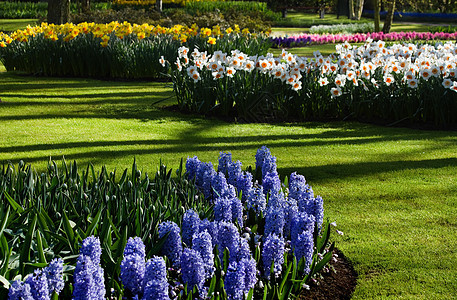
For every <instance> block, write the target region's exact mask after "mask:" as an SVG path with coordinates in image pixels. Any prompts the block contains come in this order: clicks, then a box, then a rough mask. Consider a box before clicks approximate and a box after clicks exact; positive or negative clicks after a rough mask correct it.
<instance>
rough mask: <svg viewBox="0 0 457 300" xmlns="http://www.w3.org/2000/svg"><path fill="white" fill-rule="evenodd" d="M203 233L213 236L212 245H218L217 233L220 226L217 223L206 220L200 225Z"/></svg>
mask: <svg viewBox="0 0 457 300" xmlns="http://www.w3.org/2000/svg"><path fill="white" fill-rule="evenodd" d="M203 231H208V233H209V234H210V236H211V243H212V244H213V246H214V245H216V244H217V231H218V225H217V222H216V221H213V222H210V221H208V219H204V220H203V221H202V222H201V223H200V232H203Z"/></svg>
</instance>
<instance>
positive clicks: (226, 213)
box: [214, 197, 233, 222]
mask: <svg viewBox="0 0 457 300" xmlns="http://www.w3.org/2000/svg"><path fill="white" fill-rule="evenodd" d="M232 216H233V215H232V201H231V200H230V199H227V198H225V197H223V198H218V199H217V200H216V203H215V204H214V220H215V221H218V222H220V221H225V222H232Z"/></svg>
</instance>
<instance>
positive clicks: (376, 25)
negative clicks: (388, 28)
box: [374, 0, 381, 32]
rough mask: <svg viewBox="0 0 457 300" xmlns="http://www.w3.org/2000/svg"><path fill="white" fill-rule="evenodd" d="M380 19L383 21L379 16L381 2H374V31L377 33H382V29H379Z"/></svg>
mask: <svg viewBox="0 0 457 300" xmlns="http://www.w3.org/2000/svg"><path fill="white" fill-rule="evenodd" d="M380 19H381V17H380V15H379V0H374V31H375V32H379V31H380V27H379V23H380Z"/></svg>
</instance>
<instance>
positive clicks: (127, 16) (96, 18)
mask: <svg viewBox="0 0 457 300" xmlns="http://www.w3.org/2000/svg"><path fill="white" fill-rule="evenodd" d="M71 21H72V22H73V23H75V24H77V23H82V22H94V23H98V24H100V23H101V24H105V23H110V22H114V21H118V22H120V23H122V22H124V21H126V22H129V23H132V24H144V23H147V24H150V25H162V26H170V24H171V21H170V20H169V19H167V18H164V17H163V16H162V15H161V14H160V13H158V12H157V11H156V10H154V9H148V10H146V9H133V8H131V7H126V8H123V9H119V10H114V9H102V10H100V9H94V10H91V11H89V12H86V13H83V12H80V13H76V12H75V13H72V14H71Z"/></svg>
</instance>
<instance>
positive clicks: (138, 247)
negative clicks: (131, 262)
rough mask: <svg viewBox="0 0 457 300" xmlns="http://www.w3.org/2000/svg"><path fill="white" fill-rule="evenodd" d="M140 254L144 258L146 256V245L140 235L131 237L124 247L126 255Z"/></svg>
mask: <svg viewBox="0 0 457 300" xmlns="http://www.w3.org/2000/svg"><path fill="white" fill-rule="evenodd" d="M132 254H138V255H139V256H141V257H142V258H143V259H145V258H146V247H145V246H144V243H143V240H142V239H141V238H140V237H134V238H132V237H130V238H129V239H128V241H127V244H126V245H125V248H124V256H127V255H132Z"/></svg>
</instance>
